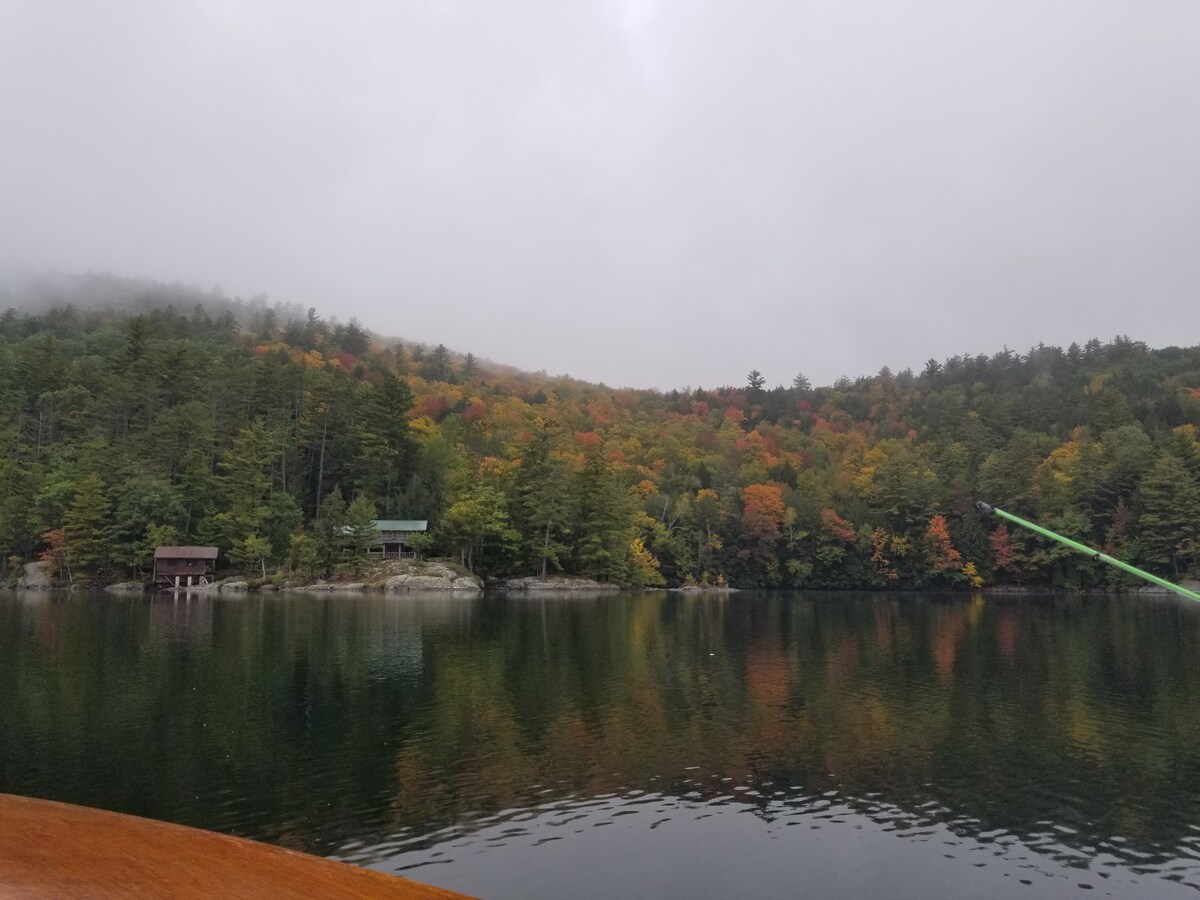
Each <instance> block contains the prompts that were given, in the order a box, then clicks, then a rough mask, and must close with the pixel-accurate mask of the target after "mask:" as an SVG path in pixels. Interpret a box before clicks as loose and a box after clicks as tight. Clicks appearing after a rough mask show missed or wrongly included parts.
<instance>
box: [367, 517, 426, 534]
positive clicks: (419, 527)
mask: <svg viewBox="0 0 1200 900" xmlns="http://www.w3.org/2000/svg"><path fill="white" fill-rule="evenodd" d="M428 529H429V521H428V520H427V519H376V520H375V530H376V531H427V530H428Z"/></svg>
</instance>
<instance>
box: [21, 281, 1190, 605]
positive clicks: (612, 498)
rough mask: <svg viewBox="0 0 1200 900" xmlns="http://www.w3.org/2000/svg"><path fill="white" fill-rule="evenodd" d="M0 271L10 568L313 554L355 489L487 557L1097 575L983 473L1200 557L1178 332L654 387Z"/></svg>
mask: <svg viewBox="0 0 1200 900" xmlns="http://www.w3.org/2000/svg"><path fill="white" fill-rule="evenodd" d="M80 284H83V285H84V289H81V288H80ZM89 298H90V299H89ZM5 301H6V303H7V304H9V305H11V307H12V308H9V309H8V310H7V311H6V312H4V313H3V314H0V553H2V554H3V558H4V559H6V560H7V566H8V569H9V572H10V573H12V574H15V572H16V571H17V570H18V569H19V567H20V564H21V563H22V562H23V561H25V560H29V559H35V558H39V557H41V558H43V559H47V560H51V561H52V562H53V563H54V565H55V567H56V572H57V573H58V574H60V576H61V577H63V578H64V579H66V578H70V579H76V580H77V579H81V578H109V579H117V578H123V577H129V576H133V575H137V574H138V573H139V572H144V571H145V570H146V569H147V568H148V566H149V563H150V559H151V556H152V553H153V548H154V547H155V546H157V545H160V544H169V543H200V544H213V545H216V546H218V547H220V549H221V552H222V565H223V567H227V568H230V569H241V570H245V571H248V572H261V573H263V574H264V575H267V576H268V577H269V576H270V575H271V573H277V575H276V577H278V578H282V577H283V576H284V575H286V574H289V573H297V574H300V575H304V576H312V575H314V574H318V573H328V572H330V571H332V570H333V569H335V568H336V567H338V566H339V565H343V564H345V561H346V560H347V559H349V558H353V557H354V555H355V554H356V553H360V552H361V550H362V544H363V542H364V541H365V540H366V536H367V534H368V532H369V528H368V526H369V522H370V520H371V519H373V518H376V517H380V518H405V519H428V520H429V522H430V532H429V534H428V535H427V536H425V538H424V540H423V542H422V543H421V545H420V547H419V549H420V550H421V551H422V552H423V553H425V554H426V555H430V556H439V555H440V556H449V557H453V558H454V559H456V560H460V561H462V562H463V563H464V564H465V565H467V566H469V567H470V568H471V569H473V570H474V571H476V572H478V573H480V574H482V575H484V576H485V577H499V576H504V575H513V574H517V575H527V574H538V573H553V572H568V573H573V574H579V575H586V576H590V577H594V578H598V579H601V580H609V581H614V582H618V583H622V584H642V585H661V584H686V583H709V584H731V585H735V586H744V587H755V586H757V587H830V588H851V587H861V588H866V587H874V588H885V587H886V588H921V587H937V586H953V585H963V586H971V585H976V586H977V585H981V584H992V583H1010V584H1026V585H1045V586H1053V587H1068V588H1088V587H1095V586H1100V585H1105V584H1107V585H1115V584H1120V583H1121V582H1120V581H1119V577H1123V576H1117V575H1115V574H1114V573H1113V572H1112V571H1110V570H1104V569H1102V568H1101V567H1100V564H1098V563H1095V562H1093V561H1091V560H1089V559H1087V558H1086V557H1083V556H1079V555H1077V554H1073V553H1071V551H1069V550H1066V549H1065V548H1062V547H1059V546H1057V545H1048V544H1047V543H1045V542H1044V541H1042V540H1041V539H1038V538H1036V537H1033V536H1030V535H1027V534H1024V533H1016V532H1013V531H1010V530H1009V529H1007V528H1005V527H1004V526H1003V525H999V524H997V522H996V521H994V520H991V519H989V518H986V517H985V516H984V515H983V514H981V513H979V512H978V511H977V510H976V508H975V506H974V503H975V501H976V500H986V501H988V502H991V503H993V504H996V505H998V506H1001V507H1003V508H1005V509H1008V510H1010V511H1012V512H1015V513H1018V514H1020V515H1025V516H1028V517H1030V518H1033V519H1035V520H1037V521H1038V522H1041V523H1043V524H1045V525H1046V526H1047V527H1050V528H1052V529H1054V530H1056V531H1059V532H1061V533H1064V534H1066V535H1069V536H1071V537H1074V538H1076V539H1077V540H1080V541H1083V542H1085V543H1088V544H1091V545H1093V546H1097V547H1101V548H1103V549H1105V550H1106V551H1107V552H1109V553H1111V554H1113V555H1114V556H1118V557H1120V558H1123V559H1127V560H1129V561H1131V562H1134V563H1137V564H1141V565H1144V566H1146V567H1147V568H1149V569H1151V570H1152V571H1155V572H1158V573H1160V574H1163V575H1165V576H1167V577H1171V578H1180V577H1183V576H1185V575H1187V574H1188V573H1189V572H1191V571H1195V569H1196V567H1197V566H1200V434H1198V433H1197V427H1196V423H1197V421H1200V347H1191V348H1184V349H1180V348H1167V349H1158V350H1156V349H1151V348H1148V347H1147V346H1145V345H1144V344H1142V343H1140V342H1137V341H1134V340H1131V339H1129V338H1125V337H1118V338H1115V339H1113V340H1112V341H1110V342H1108V343H1101V342H1100V341H1099V340H1095V339H1093V340H1089V341H1088V342H1087V343H1086V344H1084V345H1082V346H1079V345H1076V344H1072V345H1071V346H1070V347H1068V348H1066V349H1062V348H1059V347H1047V346H1038V347H1035V348H1033V349H1031V350H1029V351H1028V352H1027V353H1024V354H1021V353H1015V352H1010V351H1008V350H1005V351H1004V352H1002V353H998V354H995V355H992V356H987V355H979V356H969V355H967V356H957V357H953V358H951V359H948V360H945V361H944V362H941V363H939V362H937V361H934V360H930V361H929V363H928V364H927V365H926V366H925V367H924V369H923V370H922V371H921V372H919V373H914V372H912V371H908V370H906V371H903V372H899V373H892V372H891V371H889V370H888V369H886V368H885V369H883V370H881V371H880V372H879V373H878V374H876V375H873V376H866V377H861V378H858V379H855V380H850V379H847V378H843V379H840V380H839V381H838V382H836V383H835V384H833V385H832V386H827V387H813V386H811V385H810V384H809V382H808V380H807V379H806V378H805V377H804V376H803V375H797V376H796V378H795V380H794V381H793V383H792V384H791V385H790V386H788V387H783V386H780V387H775V388H768V387H767V386H766V385H765V383H764V380H763V378H762V377H761V375H759V373H758V372H751V373H750V374H749V376H748V378H747V383H746V384H745V385H740V386H729V387H722V388H718V389H710V390H706V389H699V388H698V389H688V390H684V391H670V392H660V391H649V390H631V389H621V390H613V389H610V388H607V387H604V386H602V385H594V384H588V383H584V382H580V381H575V380H572V379H569V378H556V377H548V376H546V375H530V374H524V373H519V372H516V371H515V370H509V369H499V368H497V367H494V366H491V365H485V364H483V363H481V361H480V360H478V359H476V358H475V357H474V356H473V355H471V354H467V355H465V356H460V355H458V354H456V353H452V352H451V351H450V350H448V349H447V348H446V347H445V346H443V345H439V346H437V347H435V348H427V347H423V346H421V345H414V344H405V343H401V342H395V341H382V340H379V339H378V338H376V337H374V336H373V335H371V334H370V333H369V332H368V331H367V330H365V329H364V328H363V327H362V326H361V325H359V324H358V323H356V322H353V321H351V322H350V323H347V324H342V323H338V322H334V321H330V322H326V321H324V320H323V319H322V317H321V316H320V315H318V313H317V311H316V310H312V309H310V310H308V311H307V312H302V311H300V310H297V309H294V308H291V307H283V306H279V305H274V306H272V305H269V304H267V303H266V302H265V300H263V299H262V298H258V299H256V300H254V301H249V302H242V301H237V300H227V299H224V298H221V297H219V296H217V295H214V294H212V293H211V292H210V293H202V292H198V291H189V290H187V289H182V288H179V287H178V286H172V287H165V286H156V285H147V284H145V283H141V282H129V281H123V280H117V279H106V278H100V277H92V278H90V279H87V280H86V281H83V282H77V283H75V284H74V287H73V292H71V293H69V294H67V295H64V296H58V297H53V296H52V297H50V298H49V299H48V300H47V298H46V297H44V296H42V297H39V298H26V297H24V296H22V295H21V294H20V292H19V291H16V292H14V291H11V290H10V291H9V292H8V293H7V295H6V297H5ZM18 310H24V311H18ZM802 367H803V360H802V359H801V358H798V359H797V368H802Z"/></svg>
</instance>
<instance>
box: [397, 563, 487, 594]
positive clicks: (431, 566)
mask: <svg viewBox="0 0 1200 900" xmlns="http://www.w3.org/2000/svg"><path fill="white" fill-rule="evenodd" d="M384 590H385V591H387V593H389V594H396V593H406V592H409V591H454V592H455V593H460V594H461V593H470V594H481V593H483V581H482V579H480V578H479V577H478V576H476V575H464V574H461V573H459V572H455V571H454V570H453V569H451V568H450V567H449V566H444V565H442V564H441V563H417V564H413V565H412V566H411V567H410V570H409V571H407V572H401V573H399V574H397V575H393V576H391V577H390V578H388V579H387V581H385V582H384Z"/></svg>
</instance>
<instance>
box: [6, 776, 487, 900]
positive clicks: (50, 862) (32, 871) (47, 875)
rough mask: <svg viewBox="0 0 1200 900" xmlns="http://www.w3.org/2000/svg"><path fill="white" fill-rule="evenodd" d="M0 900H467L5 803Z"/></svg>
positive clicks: (249, 847)
mask: <svg viewBox="0 0 1200 900" xmlns="http://www.w3.org/2000/svg"><path fill="white" fill-rule="evenodd" d="M0 896H2V897H5V898H20V900H43V898H46V900H48V898H55V900H69V898H76V897H78V898H88V900H110V898H111V900H116V898H130V900H139V898H152V897H153V898H180V900H192V898H195V900H199V898H212V897H217V898H221V900H242V898H245V900H276V898H293V897H295V898H306V900H307V898H330V900H466V898H464V895H463V894H456V893H454V892H453V891H445V890H442V889H440V888H436V887H429V886H427V885H424V884H420V883H419V882H415V881H409V880H408V879H406V878H398V877H396V876H393V875H384V874H382V873H381V872H372V871H370V870H369V869H360V868H358V867H356V866H350V865H346V864H345V863H339V862H333V861H332V860H327V859H320V858H318V857H316V856H309V855H308V854H306V853H297V852H295V851H292V850H284V849H282V848H280V847H273V846H271V845H269V844H261V843H258V842H256V841H248V840H244V839H242V838H235V837H229V836H227V835H222V834H216V833H214V832H211V831H201V830H199V829H196V828H186V827H184V826H182V825H170V824H167V823H165V822H155V821H153V820H150V819H141V818H138V817H136V816H126V815H122V814H120V813H113V812H104V811H102V810H98V809H87V808H84V807H81V806H71V805H69V804H66V803H54V802H51V801H48V800H32V799H29V798H27V797H14V796H11V795H9V794H0Z"/></svg>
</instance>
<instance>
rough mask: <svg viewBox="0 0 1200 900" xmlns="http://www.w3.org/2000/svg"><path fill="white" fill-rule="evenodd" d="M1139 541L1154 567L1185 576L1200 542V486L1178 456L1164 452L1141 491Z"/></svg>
mask: <svg viewBox="0 0 1200 900" xmlns="http://www.w3.org/2000/svg"><path fill="white" fill-rule="evenodd" d="M1139 499H1140V508H1141V515H1140V516H1139V518H1138V528H1137V531H1138V543H1139V544H1140V545H1141V548H1142V558H1143V559H1144V560H1145V562H1146V563H1147V564H1148V566H1149V567H1150V568H1152V569H1153V570H1155V571H1157V572H1160V573H1163V574H1166V575H1168V576H1170V577H1179V576H1181V575H1183V574H1184V573H1185V572H1186V571H1187V570H1188V566H1189V564H1190V563H1191V561H1192V559H1193V554H1194V553H1195V552H1196V550H1197V549H1198V547H1197V544H1200V486H1198V485H1197V483H1196V479H1195V478H1194V477H1193V476H1192V474H1191V473H1190V472H1189V471H1188V470H1187V468H1186V467H1185V466H1184V465H1183V463H1181V462H1180V461H1179V459H1178V458H1177V457H1176V456H1173V455H1171V454H1163V455H1162V456H1160V457H1159V458H1158V459H1157V460H1156V461H1155V463H1154V465H1153V466H1152V467H1151V469H1150V471H1149V472H1148V473H1147V474H1146V477H1145V479H1144V480H1143V481H1142V484H1141V489H1140V492H1139Z"/></svg>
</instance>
